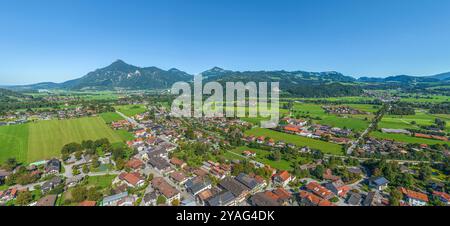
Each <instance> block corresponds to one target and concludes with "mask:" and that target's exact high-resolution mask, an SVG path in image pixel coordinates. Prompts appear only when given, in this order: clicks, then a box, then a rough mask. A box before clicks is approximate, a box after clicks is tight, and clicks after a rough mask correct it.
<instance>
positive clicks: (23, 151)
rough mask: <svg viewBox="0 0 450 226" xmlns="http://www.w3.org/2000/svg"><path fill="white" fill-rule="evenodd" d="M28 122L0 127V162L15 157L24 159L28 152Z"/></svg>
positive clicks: (20, 159) (19, 159)
mask: <svg viewBox="0 0 450 226" xmlns="http://www.w3.org/2000/svg"><path fill="white" fill-rule="evenodd" d="M28 128H29V126H28V124H23V125H13V126H1V127H0V162H1V163H3V162H4V161H5V160H6V159H7V158H11V157H15V158H16V159H17V160H18V161H26V160H27V153H28Z"/></svg>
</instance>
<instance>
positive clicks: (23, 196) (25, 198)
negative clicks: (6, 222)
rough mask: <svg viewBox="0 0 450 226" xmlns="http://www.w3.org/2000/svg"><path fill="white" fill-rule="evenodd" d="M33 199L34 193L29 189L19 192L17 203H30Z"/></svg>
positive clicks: (21, 204) (23, 204)
mask: <svg viewBox="0 0 450 226" xmlns="http://www.w3.org/2000/svg"><path fill="white" fill-rule="evenodd" d="M31 201H33V195H32V194H31V192H30V191H28V190H26V191H22V192H19V194H18V195H17V198H16V204H17V205H19V206H25V205H28V204H29V203H30V202H31Z"/></svg>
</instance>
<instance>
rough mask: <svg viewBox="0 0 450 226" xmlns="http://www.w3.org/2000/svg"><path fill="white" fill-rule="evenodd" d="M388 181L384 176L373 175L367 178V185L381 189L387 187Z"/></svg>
mask: <svg viewBox="0 0 450 226" xmlns="http://www.w3.org/2000/svg"><path fill="white" fill-rule="evenodd" d="M388 184H389V181H388V180H387V179H386V178H384V177H374V178H370V179H369V186H370V187H372V188H375V189H377V190H378V191H382V190H384V189H386V188H387V186H388Z"/></svg>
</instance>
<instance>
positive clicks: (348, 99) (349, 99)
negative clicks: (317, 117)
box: [289, 96, 374, 102]
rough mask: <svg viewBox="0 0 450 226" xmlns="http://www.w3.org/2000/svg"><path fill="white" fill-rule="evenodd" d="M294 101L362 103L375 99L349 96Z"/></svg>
mask: <svg viewBox="0 0 450 226" xmlns="http://www.w3.org/2000/svg"><path fill="white" fill-rule="evenodd" d="M289 99H292V100H299V101H302V100H325V101H331V102H361V101H372V100H374V98H373V97H361V96H348V97H328V98H289Z"/></svg>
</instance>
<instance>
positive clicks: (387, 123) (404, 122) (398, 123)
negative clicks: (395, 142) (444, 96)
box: [378, 110, 450, 132]
mask: <svg viewBox="0 0 450 226" xmlns="http://www.w3.org/2000/svg"><path fill="white" fill-rule="evenodd" d="M436 118H440V119H443V120H445V121H446V122H447V126H446V131H447V132H450V117H449V116H448V115H432V114H428V113H426V112H425V111H423V110H416V114H415V115H385V116H384V117H383V119H382V120H381V122H380V123H379V124H378V127H379V128H389V129H418V128H419V126H418V125H424V126H428V125H432V124H433V123H434V120H435V119H436ZM413 121H415V122H416V125H413V124H411V122H413Z"/></svg>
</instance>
